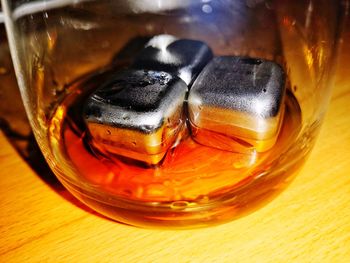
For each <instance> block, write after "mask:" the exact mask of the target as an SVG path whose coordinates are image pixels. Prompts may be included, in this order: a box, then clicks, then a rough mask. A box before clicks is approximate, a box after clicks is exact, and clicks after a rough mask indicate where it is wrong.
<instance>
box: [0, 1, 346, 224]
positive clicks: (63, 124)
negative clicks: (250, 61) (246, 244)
mask: <svg viewBox="0 0 350 263" xmlns="http://www.w3.org/2000/svg"><path fill="white" fill-rule="evenodd" d="M1 1H2V2H1V3H2V9H3V12H4V15H3V16H1V17H0V18H1V19H2V18H3V19H4V21H5V24H6V31H7V37H8V41H9V45H10V50H11V55H12V60H13V63H14V67H15V71H16V76H17V81H18V85H19V88H20V92H21V96H22V100H23V103H24V106H25V109H26V112H27V115H28V118H29V121H30V124H31V127H32V130H33V132H34V135H35V138H36V140H37V142H38V144H39V146H40V149H41V151H42V153H43V155H44V156H45V158H46V160H47V162H48V164H49V166H50V167H51V169H52V170H53V172H54V173H55V174H56V176H57V178H58V179H59V180H60V181H61V183H62V184H63V185H64V186H65V187H66V188H67V189H68V190H69V191H70V192H71V193H72V194H73V195H74V196H76V197H77V198H78V199H79V200H81V201H82V202H83V203H85V204H87V205H88V206H89V207H92V208H93V209H95V210H96V211H98V212H100V213H101V214H103V215H106V216H107V217H110V218H112V219H114V220H116V221H119V222H124V223H127V224H131V225H136V226H143V227H148V226H156V227H174V228H187V227H200V226H208V225H213V224H218V223H223V222H227V221H229V220H232V219H235V218H237V217H239V216H242V215H244V214H247V213H248V212H250V211H252V210H254V209H256V208H257V207H259V206H261V205H262V204H264V203H266V202H267V201H268V200H271V198H272V197H274V196H275V195H276V193H279V192H280V191H281V190H283V189H284V188H285V187H286V186H287V185H288V183H289V182H290V181H291V180H292V179H293V177H294V176H295V174H296V172H297V171H298V170H299V169H300V168H301V166H302V164H303V163H304V161H305V159H306V157H307V156H308V155H309V153H310V151H311V149H312V148H313V145H314V143H315V139H316V137H317V134H318V131H319V129H320V126H321V123H322V120H323V117H324V114H325V111H326V108H327V104H328V101H329V99H330V92H331V86H332V77H333V70H334V67H335V65H336V58H337V47H338V41H339V39H340V37H341V29H342V25H343V21H344V19H345V18H346V12H345V10H346V9H347V8H348V6H349V1H347V0H345V1H344V0H343V1H336V0H318V1H314V0H297V1H289V0H276V1H273V0H172V1H168V0H157V1H154V0H138V1H136V0H135V1H133V0H119V1H112V0H98V1H97V0H89V1H84V0H44V1H31V0H21V1H15V0H13V1H11V0H1ZM159 35H160V36H163V37H164V35H165V36H168V37H170V38H176V39H187V40H195V41H201V42H200V43H205V44H206V45H207V46H208V47H209V48H210V49H211V50H212V52H213V55H214V56H215V57H219V56H234V57H240V58H242V57H243V58H245V59H247V58H256V59H258V61H260V60H264V61H265V60H267V61H273V62H274V63H276V64H277V65H279V66H280V67H281V68H282V69H283V72H284V74H285V88H286V91H285V95H284V100H283V102H282V106H281V107H283V109H284V114H283V116H282V117H281V118H282V119H281V124H280V126H281V127H280V131H279V133H278V135H276V142H275V143H274V144H273V146H272V147H271V148H269V149H267V150H265V151H257V150H256V149H255V148H254V147H252V145H250V144H249V145H247V144H246V143H242V142H240V140H237V141H236V143H237V148H236V146H233V148H232V150H230V149H231V148H230V149H221V148H220V147H216V146H217V145H216V143H217V141H215V140H214V137H215V135H214V133H210V132H209V133H206V132H205V130H206V129H203V128H202V129H201V128H199V130H200V132H202V133H201V134H202V136H204V137H203V138H202V141H204V142H205V143H204V144H203V143H199V142H198V141H197V140H196V138H195V137H194V135H195V133H194V132H193V131H191V127H190V126H191V124H190V122H189V120H188V112H187V110H186V107H187V106H186V105H187V104H186V103H188V102H187V101H186V100H185V102H184V106H183V107H184V108H185V110H183V114H184V121H183V122H184V123H183V125H182V129H181V131H180V132H179V133H178V135H177V136H178V139H177V141H176V143H175V144H173V145H172V146H171V147H170V148H169V149H166V153H165V156H164V158H163V159H162V160H161V162H159V163H151V164H149V163H147V162H143V161H142V160H141V161H140V159H137V158H136V159H134V158H133V156H128V155H127V154H126V155H125V154H122V155H120V154H118V153H113V152H108V151H107V152H106V151H101V150H100V149H98V147H96V142H95V144H94V138H92V136H91V131H89V128H88V125H87V120H86V115H85V113H84V112H85V109H86V107H87V106H86V105H87V104H86V103H87V101H88V100H89V98H91V96H92V94H94V92H95V91H96V90H97V89H98V88H100V87H101V86H103V85H104V84H105V83H107V82H108V80H109V79H112V78H113V77H114V76H115V74H117V73H118V72H121V71H123V70H125V69H126V68H128V69H130V68H132V65H133V63H134V61H135V58H136V57H137V54H140V52H141V51H142V50H144V49H145V47H146V46H147V45H149V44H147V43H150V42H148V41H150V39H152V38H153V39H154V37H156V36H159ZM169 35H170V36H169ZM140 90H141V89H140ZM140 92H141V91H140ZM139 96H141V97H142V96H143V95H139ZM128 99H129V100H132V99H133V98H126V100H128ZM215 114H216V113H215V111H214V115H215ZM204 128H205V127H204ZM102 129H103V128H102ZM203 131H204V132H203ZM106 132H108V130H106ZM117 132H118V131H117ZM104 136H105V135H104ZM106 136H107V135H106ZM220 136H221V137H220ZM220 136H219V137H220V138H223V140H226V139H225V138H226V137H227V136H226V135H225V131H224V130H223V131H222V133H220ZM225 136H226V137H225ZM121 137H122V136H119V137H118V138H119V140H122V139H123V138H121ZM120 138H121V139H120ZM125 140H133V138H132V136H130V138H129V137H128V138H126V139H125ZM219 140H221V139H219ZM116 143H118V142H116ZM125 143H128V142H125ZM224 144H225V142H224ZM253 145H254V144H253ZM229 147H230V146H229Z"/></svg>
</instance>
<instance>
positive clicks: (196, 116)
mask: <svg viewBox="0 0 350 263" xmlns="http://www.w3.org/2000/svg"><path fill="white" fill-rule="evenodd" d="M284 94H285V74H284V71H283V70H282V68H281V67H280V66H279V65H277V64H276V63H274V62H271V61H266V60H262V59H254V58H246V57H229V56H228V57H216V58H214V59H213V60H212V61H211V62H210V63H209V64H208V65H207V66H206V67H205V68H204V70H203V71H202V72H201V73H200V75H199V76H198V77H197V79H196V81H195V82H194V83H193V85H192V88H191V90H190V94H189V98H188V108H189V120H190V124H191V130H192V134H193V137H194V139H195V140H196V141H198V142H200V143H202V144H204V145H209V146H214V147H217V148H220V149H224V150H232V151H236V147H234V145H235V144H236V143H238V144H241V145H242V146H247V147H248V148H249V147H250V148H253V149H255V150H256V151H258V152H263V151H266V150H268V149H270V148H271V147H272V146H273V145H274V144H275V142H276V139H277V136H278V134H279V130H280V127H281V122H282V117H283V112H284V103H283V100H284ZM210 134H211V139H210V138H208V135H210ZM213 140H214V141H213ZM215 140H217V141H216V142H215ZM243 148H244V147H243Z"/></svg>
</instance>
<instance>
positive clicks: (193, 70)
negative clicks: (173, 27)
mask: <svg viewBox="0 0 350 263" xmlns="http://www.w3.org/2000/svg"><path fill="white" fill-rule="evenodd" d="M212 58H213V53H212V51H211V49H210V48H209V47H208V46H207V45H206V44H205V43H204V42H201V41H198V40H190V39H177V38H175V37H174V36H171V35H158V36H155V37H153V38H152V39H151V40H150V41H149V42H148V43H147V44H146V46H145V48H144V49H143V50H142V51H141V52H140V54H139V55H138V56H137V57H136V60H135V62H134V64H133V66H132V67H133V68H137V69H149V70H160V71H166V72H169V73H172V74H174V75H177V76H179V77H180V78H181V79H182V80H184V81H185V82H186V84H187V85H190V84H192V82H193V81H194V79H195V77H196V76H197V75H198V74H199V72H200V71H201V70H202V69H203V68H204V66H205V65H206V64H207V63H208V62H209V61H210V60H211V59H212Z"/></svg>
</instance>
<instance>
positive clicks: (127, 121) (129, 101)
mask: <svg viewBox="0 0 350 263" xmlns="http://www.w3.org/2000/svg"><path fill="white" fill-rule="evenodd" d="M186 92H187V85H186V84H185V83H184V82H183V81H182V80H181V79H180V78H178V77H177V76H173V75H171V74H169V73H166V72H159V71H148V70H125V71H121V72H118V73H116V74H115V75H114V76H113V77H112V78H111V79H110V80H108V82H107V83H105V84H104V85H102V86H101V87H100V88H98V89H97V90H96V91H95V92H94V93H92V94H91V95H90V96H89V98H88V99H87V101H86V103H85V107H84V117H85V122H86V124H87V127H88V131H89V134H90V136H91V141H92V144H93V146H94V147H95V148H97V149H99V150H100V151H102V152H108V153H114V154H118V155H122V156H125V157H128V158H132V159H136V160H139V161H143V162H146V163H149V164H157V163H158V162H159V161H160V160H162V158H163V157H164V155H165V153H166V151H167V150H168V148H169V147H171V146H172V145H173V143H174V141H175V139H176V137H177V134H178V133H179V131H180V130H181V127H182V125H183V123H184V120H183V102H184V99H185V95H186Z"/></svg>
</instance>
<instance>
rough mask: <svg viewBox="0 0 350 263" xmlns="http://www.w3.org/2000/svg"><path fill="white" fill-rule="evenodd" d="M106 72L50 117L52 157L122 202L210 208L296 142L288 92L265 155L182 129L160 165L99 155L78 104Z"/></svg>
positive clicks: (294, 109) (78, 87) (84, 83)
mask: <svg viewBox="0 0 350 263" xmlns="http://www.w3.org/2000/svg"><path fill="white" fill-rule="evenodd" d="M109 74H110V73H108V72H106V73H103V74H98V75H95V76H90V77H88V78H84V79H83V80H81V81H79V82H77V83H75V84H73V85H72V86H71V87H70V88H69V89H68V95H67V96H66V97H65V98H64V99H63V100H62V102H61V103H60V105H59V106H58V108H57V110H56V111H55V113H54V115H53V117H52V119H51V123H50V128H49V140H50V143H51V147H52V152H53V153H54V155H55V158H56V159H57V160H58V161H59V163H60V165H64V166H70V167H71V168H73V170H74V173H75V175H74V176H76V177H78V178H76V179H77V180H78V181H81V182H85V183H88V184H89V186H90V187H93V188H95V189H97V191H98V192H103V193H105V194H106V195H110V196H113V197H118V198H120V199H121V200H128V201H132V202H134V203H135V202H136V203H138V204H143V203H144V204H152V205H154V206H162V205H165V206H166V207H168V208H169V209H175V210H178V209H179V208H180V209H186V208H192V209H193V208H194V207H197V206H199V207H200V206H203V205H204V206H205V205H208V204H210V203H211V202H212V201H213V200H217V199H218V198H219V199H220V198H222V197H223V196H225V194H230V193H232V192H233V191H235V190H237V189H241V188H242V187H244V186H245V185H249V184H252V183H254V181H255V180H256V178H258V177H259V176H261V175H262V174H263V173H264V172H265V171H266V170H268V169H271V166H272V164H273V162H274V161H276V159H278V158H279V157H280V156H281V155H282V154H283V153H284V152H285V151H286V150H287V149H288V147H290V146H291V145H292V143H293V142H295V140H296V136H297V135H298V131H299V130H300V125H301V112H300V108H299V105H298V103H297V101H296V100H295V98H294V97H293V95H292V93H291V92H290V91H288V92H287V95H286V98H285V113H284V117H283V123H282V127H281V130H280V133H279V136H278V138H277V142H276V144H275V145H274V147H273V148H271V149H270V150H268V151H267V152H263V153H258V152H255V151H247V152H243V153H239V152H230V151H223V150H219V149H216V148H213V147H208V146H204V145H201V144H199V143H197V142H196V141H194V140H193V139H192V137H191V134H190V133H189V132H188V128H186V127H185V129H184V131H183V133H182V139H181V141H180V143H179V144H178V145H176V146H175V147H172V148H171V149H169V150H168V152H167V154H166V156H165V158H164V160H163V161H162V162H161V163H160V164H158V165H153V166H150V165H147V164H145V163H142V162H139V161H135V160H133V159H129V158H125V157H122V156H118V155H113V154H111V155H108V154H101V153H99V152H98V151H96V150H95V149H94V147H92V146H91V144H90V138H89V136H88V132H87V130H86V126H85V124H84V121H83V119H82V105H83V103H84V101H85V99H86V97H87V96H88V95H89V94H90V93H91V92H92V91H93V90H94V89H96V88H97V86H98V83H100V82H101V81H102V80H103V79H106V78H108V75H109ZM207 139H208V141H209V140H211V137H210V136H208V138H207ZM245 199H246V200H248V199H247V198H245ZM106 207H107V205H106ZM106 207H105V208H104V209H102V210H105V209H106ZM108 209H109V208H107V210H108ZM124 212H125V211H124ZM134 212H135V211H134ZM126 213H127V211H126ZM130 213H133V212H132V211H130ZM227 213H232V211H231V210H228V211H227ZM168 216H170V217H171V216H172V215H171V214H169V215H168ZM165 217H166V216H165Z"/></svg>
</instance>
